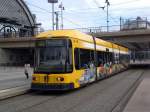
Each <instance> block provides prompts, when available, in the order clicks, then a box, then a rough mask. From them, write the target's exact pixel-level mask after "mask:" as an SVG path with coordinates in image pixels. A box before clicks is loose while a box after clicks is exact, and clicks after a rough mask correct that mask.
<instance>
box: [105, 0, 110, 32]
mask: <svg viewBox="0 0 150 112" xmlns="http://www.w3.org/2000/svg"><path fill="white" fill-rule="evenodd" d="M105 3H106V4H107V32H108V31H109V18H108V6H110V3H109V1H108V0H106V1H105Z"/></svg>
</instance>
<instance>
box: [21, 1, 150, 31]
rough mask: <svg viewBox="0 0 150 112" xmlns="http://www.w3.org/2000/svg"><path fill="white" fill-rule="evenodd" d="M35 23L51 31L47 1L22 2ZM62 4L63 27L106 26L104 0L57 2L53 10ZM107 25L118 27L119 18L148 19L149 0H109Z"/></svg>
mask: <svg viewBox="0 0 150 112" xmlns="http://www.w3.org/2000/svg"><path fill="white" fill-rule="evenodd" d="M24 1H25V2H26V3H27V5H28V7H29V8H30V10H31V12H32V13H33V14H36V17H37V21H38V22H39V23H42V27H43V28H44V29H45V30H49V29H52V22H51V13H50V12H51V4H49V3H48V2H47V1H48V0H24ZM60 2H63V5H64V7H65V10H64V27H65V28H80V27H94V26H95V27H98V26H106V8H105V9H104V10H102V9H101V8H98V7H103V6H106V3H105V0H59V2H58V3H57V4H56V5H55V10H56V11H60V9H59V8H58V5H59V4H60ZM109 2H110V6H109V21H110V23H109V25H119V18H120V17H122V18H136V17H137V16H141V17H148V18H150V13H149V12H150V11H149V10H150V0H109Z"/></svg>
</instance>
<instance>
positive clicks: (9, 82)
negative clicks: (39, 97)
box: [0, 67, 33, 100]
mask: <svg viewBox="0 0 150 112" xmlns="http://www.w3.org/2000/svg"><path fill="white" fill-rule="evenodd" d="M32 73H33V69H32V68H30V69H29V79H26V76H25V74H24V67H0V100H2V99H5V98H8V97H12V96H16V95H20V94H24V93H26V92H27V91H29V89H30V84H31V75H32Z"/></svg>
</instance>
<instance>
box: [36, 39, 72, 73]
mask: <svg viewBox="0 0 150 112" xmlns="http://www.w3.org/2000/svg"><path fill="white" fill-rule="evenodd" d="M72 69H73V65H72V45H71V41H70V40H68V39H50V40H45V41H39V42H37V49H36V68H35V71H34V72H36V73H48V74H49V73H68V72H72Z"/></svg>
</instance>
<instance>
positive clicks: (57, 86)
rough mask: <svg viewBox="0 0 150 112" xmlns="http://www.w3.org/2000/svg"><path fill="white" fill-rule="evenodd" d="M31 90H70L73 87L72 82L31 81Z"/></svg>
mask: <svg viewBox="0 0 150 112" xmlns="http://www.w3.org/2000/svg"><path fill="white" fill-rule="evenodd" d="M31 89H32V90H42V91H50V90H70V89H74V84H73V83H67V84H64V83H63V84H62V83H60V84H57V83H56V84H41V83H32V84H31Z"/></svg>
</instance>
